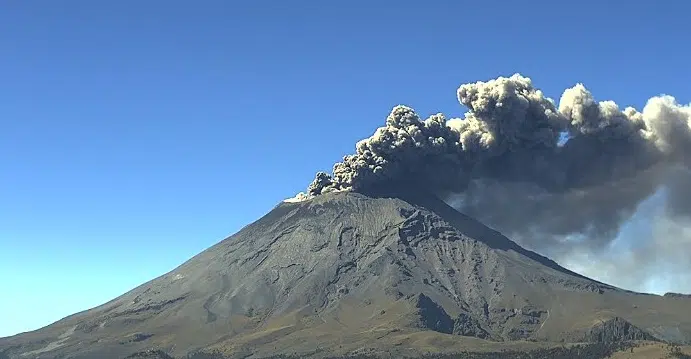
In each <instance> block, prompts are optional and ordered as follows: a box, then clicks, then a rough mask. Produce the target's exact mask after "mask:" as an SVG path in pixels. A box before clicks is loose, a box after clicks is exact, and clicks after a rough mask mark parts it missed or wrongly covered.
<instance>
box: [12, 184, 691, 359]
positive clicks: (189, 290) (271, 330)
mask: <svg viewBox="0 0 691 359" xmlns="http://www.w3.org/2000/svg"><path fill="white" fill-rule="evenodd" d="M404 192H405V193H417V192H415V191H404ZM399 193H400V192H399ZM689 309H691V299H689V298H686V297H683V296H658V295H650V294H642V293H634V292H630V291H626V290H622V289H619V288H616V287H614V286H611V285H607V284H604V283H600V282H598V281H595V280H592V279H589V278H586V277H584V276H582V275H579V274H577V273H574V272H572V271H569V270H567V269H565V268H563V267H561V266H559V265H558V264H557V263H555V262H553V261H551V260H550V259H548V258H545V257H543V256H541V255H539V254H537V253H534V252H531V251H528V250H526V249H524V248H522V247H520V246H519V245H517V244H516V243H514V242H512V241H511V240H509V239H508V238H506V237H505V236H503V235H502V234H501V233H499V232H497V231H495V230H492V229H491V228H489V227H487V226H485V225H483V224H482V223H479V222H478V221H476V220H474V219H473V218H470V217H468V216H465V215H463V214H461V213H459V212H457V211H456V210H455V209H453V208H452V207H450V206H448V205H447V204H446V203H445V202H443V201H441V200H439V199H437V197H435V196H432V195H423V194H417V195H414V196H411V195H407V196H402V195H398V194H385V193H380V194H378V195H368V194H362V193H357V192H352V191H342V192H335V193H328V194H323V195H320V196H316V197H314V198H311V199H308V200H304V201H299V202H282V203H280V204H279V205H277V206H276V207H275V208H274V209H273V210H271V211H270V212H269V213H268V214H266V215H265V216H263V217H262V218H260V219H259V220H257V221H256V222H254V223H252V224H250V225H248V226H246V227H245V228H243V229H242V230H240V231H239V232H238V233H236V234H234V235H232V236H230V237H229V238H227V239H225V240H223V241H221V242H219V243H217V244H216V245H214V246H212V247H210V248H209V249H207V250H205V251H203V252H202V253H200V254H198V255H197V256H195V257H193V258H191V259H190V260H188V261H187V262H185V263H183V264H182V265H180V266H179V267H177V268H176V269H174V270H172V271H171V272H169V273H167V274H165V275H162V276H160V277H158V278H156V279H154V280H151V281H149V282H147V283H145V284H142V285H141V286H139V287H137V288H135V289H133V290H131V291H130V292H128V293H125V294H123V295H122V296H120V297H118V298H116V299H114V300H112V301H110V302H108V303H105V304H103V305H101V306H99V307H96V308H93V309H90V310H87V311H84V312H81V313H78V314H74V315H72V316H69V317H67V318H64V319H62V320H60V321H58V322H56V323H53V324H51V325H49V326H47V327H44V328H42V329H39V330H36V331H33V332H28V333H23V334H19V335H16V336H13V337H8V338H2V339H0V357H1V356H3V355H4V356H5V357H7V358H11V359H14V358H106V359H107V358H124V357H127V356H128V355H131V354H133V353H137V352H142V351H145V350H161V351H163V352H166V353H169V354H170V355H172V356H177V357H180V356H184V355H187V354H189V353H193V352H196V351H204V350H218V351H222V352H224V353H228V354H233V353H235V354H237V353H244V354H243V356H248V355H255V356H262V355H272V354H277V353H303V354H310V353H315V352H319V351H321V352H329V353H353V352H357V351H358V350H363V349H366V348H370V349H371V350H382V351H389V352H392V351H393V350H394V349H395V348H401V347H404V348H406V349H409V350H413V351H414V350H419V351H421V352H423V351H428V350H431V349H430V348H434V347H444V348H447V349H448V350H453V349H454V348H455V349H456V350H460V348H462V347H463V348H467V347H469V346H472V345H478V346H482V345H495V344H496V345H513V344H512V343H516V345H519V344H520V343H523V344H525V343H533V344H535V345H539V343H554V342H593V341H617V340H657V341H667V342H674V343H689V342H691V310H689ZM523 344H520V345H523Z"/></svg>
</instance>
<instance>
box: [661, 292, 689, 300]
mask: <svg viewBox="0 0 691 359" xmlns="http://www.w3.org/2000/svg"><path fill="white" fill-rule="evenodd" d="M665 297H668V298H684V299H691V294H683V293H665Z"/></svg>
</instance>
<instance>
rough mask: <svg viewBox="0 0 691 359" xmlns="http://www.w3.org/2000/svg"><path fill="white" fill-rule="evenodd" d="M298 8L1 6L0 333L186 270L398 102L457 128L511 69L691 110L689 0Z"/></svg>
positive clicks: (247, 4) (622, 100) (554, 90)
mask: <svg viewBox="0 0 691 359" xmlns="http://www.w3.org/2000/svg"><path fill="white" fill-rule="evenodd" d="M290 3H291V4H290V5H289V4H287V2H283V1H237V2H234V1H220V0H206V1H200V2H191V1H177V0H172V1H170V0H168V1H162V0H149V1H134V0H124V1H86V0H67V1H62V2H51V1H44V2H40V4H39V2H28V1H7V2H4V3H3V5H2V10H0V44H2V46H0V79H2V80H1V81H2V82H1V84H0V126H1V127H0V274H1V275H2V277H3V285H2V291H1V292H2V295H0V336H5V335H11V334H14V333H17V332H21V331H26V330H32V329H37V328H39V327H41V326H44V325H46V324H49V323H51V322H53V321H55V320H58V319H60V318H62V317H64V316H66V315H68V314H71V313H73V312H76V311H80V310H83V309H87V308H89V307H93V306H96V305H98V304H101V303H103V302H105V301H107V300H109V299H111V298H113V297H115V296H117V295H119V294H122V293H123V292H125V291H127V290H129V289H131V288H133V287H134V286H136V285H138V284H141V283H142V282H144V281H147V280H149V279H152V278H154V277H156V276H158V275H161V274H163V273H165V272H167V271H169V270H171V269H173V268H174V267H175V266H177V265H179V264H180V263H182V262H183V261H184V260H186V259H188V258H189V257H191V256H193V255H194V254H196V253H198V252H199V251H201V250H203V249H204V248H207V247H209V246H210V245H212V244H214V243H215V242H217V241H218V240H220V239H222V238H224V237H226V236H227V235H229V234H232V233H233V232H235V231H237V230H238V229H240V228H241V227H242V226H244V225H245V224H247V223H249V222H251V221H253V220H255V219H257V218H258V217H259V216H261V215H262V214H264V213H266V212H267V211H268V210H270V209H271V208H272V207H273V206H274V205H276V204H277V203H278V202H279V201H280V200H282V199H283V198H285V197H288V196H291V195H293V194H294V193H295V192H297V191H300V190H302V189H303V188H304V187H305V186H306V185H307V184H308V183H309V181H310V180H311V179H312V178H313V174H314V172H315V171H317V170H329V169H330V168H331V165H332V163H333V162H334V161H336V160H338V159H340V157H341V156H342V155H344V154H346V153H349V152H351V151H352V150H353V148H354V143H355V142H356V141H357V140H359V139H360V138H363V137H365V136H368V135H369V134H371V133H372V131H373V129H375V128H376V127H378V126H380V125H381V124H383V121H384V118H385V116H386V115H387V114H388V112H389V110H390V109H391V107H393V106H394V105H396V104H399V103H400V104H407V105H410V106H412V107H414V108H415V109H416V110H418V111H419V112H420V113H421V114H425V115H427V114H430V113H433V112H438V111H442V112H444V113H446V114H447V115H450V116H459V115H461V114H462V113H463V111H464V110H463V109H462V108H461V107H460V106H459V105H458V103H457V101H456V94H455V91H456V88H457V87H458V85H460V84H462V83H465V82H474V81H477V80H487V79H490V78H494V77H497V76H499V75H511V74H513V73H515V72H520V73H522V74H524V75H526V76H529V77H531V78H532V79H533V81H534V83H535V84H536V85H537V86H538V87H540V88H542V89H543V90H544V92H545V93H547V94H548V95H549V96H550V97H553V98H555V99H558V98H559V96H560V95H561V92H562V91H563V89H565V88H567V87H570V86H573V85H574V84H575V83H577V82H583V83H585V84H586V86H587V87H588V88H589V89H590V90H591V91H592V92H593V93H594V95H595V96H596V97H597V98H598V99H612V100H615V101H616V102H618V103H619V104H620V105H622V106H627V105H634V106H636V107H638V108H641V107H642V106H643V104H644V103H645V101H646V99H648V98H649V97H651V96H654V95H657V94H660V93H669V94H672V95H675V96H676V97H677V98H678V99H679V100H680V102H684V103H688V102H689V98H690V97H691V88H689V86H688V84H689V79H691V73H690V72H691V70H690V68H689V66H688V59H689V55H690V53H689V51H688V46H686V45H684V44H685V43H686V42H687V41H688V34H687V33H685V32H684V29H687V28H688V24H687V14H688V13H689V10H690V7H691V5H689V4H687V3H686V2H683V1H660V2H657V4H654V3H652V2H629V1H609V2H603V3H600V2H595V1H580V2H577V3H568V4H566V3H565V4H564V5H557V3H556V2H553V1H549V2H548V1H539V0H538V1H532V2H508V1H486V2H482V1H474V2H467V1H430V2H421V1H415V2H412V1H411V2H400V1H377V2H365V1H363V0H356V1H350V2H347V5H344V4H345V3H342V2H321V1H320V2H317V1H294V2H290ZM622 5H623V6H622ZM560 6H563V7H560Z"/></svg>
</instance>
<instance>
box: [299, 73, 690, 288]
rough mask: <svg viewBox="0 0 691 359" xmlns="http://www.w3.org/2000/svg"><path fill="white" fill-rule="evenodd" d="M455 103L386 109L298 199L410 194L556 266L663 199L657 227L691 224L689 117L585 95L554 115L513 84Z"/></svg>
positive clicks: (477, 90) (668, 101) (494, 83)
mask: <svg viewBox="0 0 691 359" xmlns="http://www.w3.org/2000/svg"><path fill="white" fill-rule="evenodd" d="M457 96H458V101H459V103H460V104H461V105H464V106H465V107H467V109H468V111H467V112H466V113H465V115H464V117H463V118H455V119H447V118H446V117H445V116H444V115H443V114H434V115H432V116H430V117H428V118H427V119H424V120H423V119H422V118H421V117H420V116H419V115H418V114H417V113H416V112H415V111H414V110H413V109H412V108H410V107H407V106H402V105H399V106H396V107H394V108H393V110H392V111H391V113H390V114H389V116H388V117H387V118H386V123H385V125H384V126H383V127H380V128H378V129H377V130H376V131H375V132H374V134H373V135H372V136H370V137H369V138H366V139H364V140H361V141H359V142H358V143H357V145H356V148H355V153H354V154H350V155H347V156H345V157H344V158H343V160H342V161H340V162H338V163H336V164H335V165H334V166H333V171H332V173H331V174H327V173H325V172H319V173H317V175H316V178H315V180H314V181H313V182H312V183H311V184H310V185H309V187H308V189H307V193H306V194H301V195H300V196H301V197H299V198H309V197H313V196H318V195H320V194H324V193H328V192H332V191H343V190H352V191H360V192H368V191H370V190H372V189H374V188H379V187H386V186H392V185H396V184H399V183H406V184H407V186H408V187H407V188H410V186H411V184H412V186H413V188H415V187H417V188H419V189H420V190H424V191H425V192H432V193H435V194H436V195H438V196H440V197H442V198H444V199H446V200H447V201H448V202H450V203H452V204H454V205H455V206H456V207H457V208H458V209H459V210H461V211H462V212H465V213H466V214H469V215H471V216H476V217H477V218H478V219H480V220H483V221H485V223H487V224H489V225H491V226H494V227H495V228H497V229H498V230H500V231H502V232H504V233H505V234H506V235H508V236H513V237H514V238H516V239H517V240H518V241H519V242H521V243H522V244H524V245H526V246H527V247H532V248H533V249H535V250H538V251H540V252H542V253H549V254H552V255H555V256H557V257H558V258H559V257H560V255H564V256H566V255H567V254H568V253H573V252H574V251H577V250H578V251H584V250H585V251H589V252H590V253H598V251H600V252H601V251H603V250H605V249H606V248H607V247H608V246H609V245H610V244H611V242H612V241H613V240H614V239H615V238H616V237H617V235H618V234H619V232H620V230H621V226H622V225H623V224H624V223H625V222H626V221H627V220H629V219H630V218H631V216H632V215H633V214H634V213H635V212H636V211H637V208H638V207H639V205H640V204H641V203H642V202H643V201H644V200H646V199H647V198H649V197H651V196H652V195H653V194H654V193H656V192H657V191H659V190H661V189H663V188H664V189H665V190H666V191H667V194H668V195H667V198H669V200H667V201H665V204H664V207H665V211H664V212H665V216H668V217H669V218H671V219H672V220H674V218H686V219H688V217H689V216H691V204H690V203H691V197H690V196H691V175H689V174H688V173H689V172H688V171H689V168H691V156H689V151H690V150H691V106H689V105H680V104H679V103H677V102H676V100H675V99H674V98H673V97H671V96H667V95H660V96H657V97H653V98H651V99H649V100H648V101H647V104H646V105H645V107H644V108H643V109H642V110H641V111H638V110H636V109H635V108H633V107H626V108H624V109H620V107H619V106H618V105H617V104H616V103H614V102H613V101H597V100H596V99H595V98H594V96H593V95H592V94H591V93H590V92H589V91H588V90H587V89H586V87H585V86H584V85H583V84H576V85H575V86H574V87H572V88H569V89H567V90H565V91H564V92H563V94H562V96H561V98H560V99H559V103H558V104H557V103H556V102H555V101H554V100H552V99H550V98H548V97H546V96H545V95H544V94H543V93H542V91H540V90H539V89H537V88H536V87H534V86H533V84H532V81H531V80H530V79H529V78H527V77H524V76H521V75H520V74H515V75H513V76H511V77H508V78H507V77H499V78H496V79H493V80H489V81H478V82H475V83H469V84H464V85H461V86H460V87H459V88H458V91H457ZM563 136H566V138H568V140H567V141H566V142H565V143H562V142H561V141H560V139H561V138H563ZM689 289H691V288H689Z"/></svg>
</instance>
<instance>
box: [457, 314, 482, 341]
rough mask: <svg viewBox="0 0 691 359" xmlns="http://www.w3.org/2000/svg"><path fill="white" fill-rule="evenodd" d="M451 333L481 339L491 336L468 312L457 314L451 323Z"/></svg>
mask: <svg viewBox="0 0 691 359" xmlns="http://www.w3.org/2000/svg"><path fill="white" fill-rule="evenodd" d="M453 334H456V335H463V336H467V337H477V338H482V339H489V338H491V335H490V334H489V333H488V332H487V331H486V330H485V329H483V328H482V326H481V325H480V323H479V322H478V321H477V320H476V319H475V318H473V317H472V316H471V315H470V314H468V313H461V314H459V315H458V317H457V318H456V320H455V321H454V323H453Z"/></svg>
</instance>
